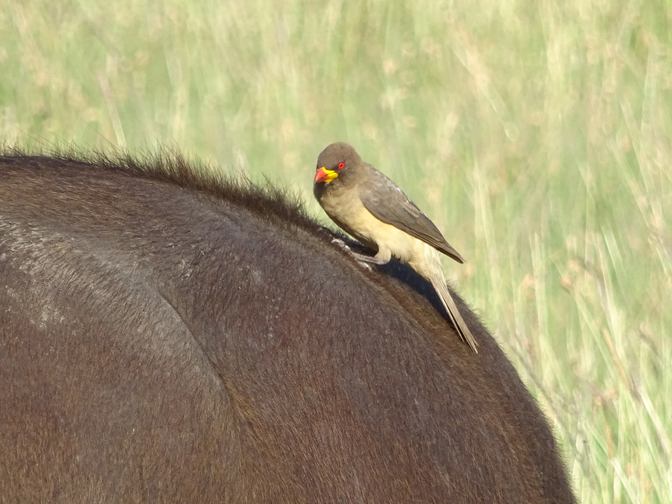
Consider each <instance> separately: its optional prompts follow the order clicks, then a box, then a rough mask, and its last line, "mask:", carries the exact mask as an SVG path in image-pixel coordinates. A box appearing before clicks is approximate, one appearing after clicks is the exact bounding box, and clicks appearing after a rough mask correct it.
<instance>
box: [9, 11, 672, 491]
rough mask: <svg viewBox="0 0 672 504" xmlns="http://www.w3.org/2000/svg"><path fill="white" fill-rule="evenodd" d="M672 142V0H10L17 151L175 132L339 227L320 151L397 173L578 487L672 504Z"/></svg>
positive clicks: (163, 140)
mask: <svg viewBox="0 0 672 504" xmlns="http://www.w3.org/2000/svg"><path fill="white" fill-rule="evenodd" d="M671 134H672V5H671V4H670V3H669V2H666V1H662V0H649V1H646V2H645V1H643V0H630V1H614V0H567V1H566V2H551V1H547V0H540V1H538V2H527V1H523V0H483V1H481V2H478V3H477V4H474V3H473V2H454V1H442V0H418V1H414V2H411V1H407V2H402V1H393V2H389V1H382V0H360V1H358V2H343V1H336V0H334V1H327V2H312V1H305V0H276V1H274V2H268V1H261V0H248V1H246V2H236V1H223V2H213V1H212V0H201V1H198V2H197V1H186V0H165V1H161V2H159V1H154V0H132V1H131V0H116V1H114V2H104V1H102V0H59V1H58V2H53V1H51V0H48V1H47V0H24V1H21V2H17V1H10V0H0V143H4V144H5V146H16V145H18V146H20V147H23V148H25V149H29V150H42V151H45V150H46V151H49V150H52V149H54V148H68V147H73V146H74V147H75V148H76V149H77V150H82V151H85V150H109V149H115V148H123V149H126V150H128V151H130V152H131V153H143V152H147V151H155V150H156V149H158V148H162V147H165V146H168V147H169V148H172V149H177V150H179V151H180V152H182V153H184V154H185V155H186V156H187V157H191V158H194V159H199V160H203V161H206V162H208V163H210V164H211V165H212V166H213V169H217V170H222V171H225V172H227V173H236V174H239V173H245V174H247V175H248V176H249V177H250V178H252V179H253V180H258V181H263V180H264V179H265V178H268V179H270V180H272V181H273V182H274V183H275V184H276V185H278V186H282V187H288V188H290V189H291V190H292V191H293V192H295V193H297V194H299V195H301V197H302V199H303V200H304V201H305V202H306V205H307V207H308V210H309V212H310V213H311V215H313V216H314V217H315V218H317V219H319V220H320V221H322V222H323V223H325V224H326V223H327V218H326V217H325V216H324V214H323V213H322V212H321V210H320V209H319V207H318V206H317V205H316V204H315V202H314V201H313V197H312V179H313V175H314V170H315V160H316V158H317V155H318V154H319V152H320V151H321V150H322V149H323V148H324V147H325V146H326V145H327V144H329V143H331V142H334V141H339V140H340V141H347V142H349V143H351V144H353V145H354V146H355V147H356V148H357V149H358V151H359V152H360V154H361V155H362V157H363V158H364V159H365V160H366V161H369V162H370V163H372V164H373V165H374V166H376V167H377V168H379V169H380V170H381V171H383V172H384V173H386V174H387V175H389V176H390V177H391V178H392V179H393V180H395V181H396V182H397V184H398V185H399V186H401V187H402V188H403V189H404V190H405V192H406V193H407V194H408V195H409V196H410V197H411V198H412V199H413V200H414V201H415V202H416V203H417V204H418V205H419V206H420V207H421V208H423V209H424V210H425V211H426V213H427V214H428V215H429V216H430V217H431V218H432V219H433V220H434V222H435V223H436V224H437V225H438V227H439V228H440V229H442V230H443V231H444V234H445V235H446V238H447V239H448V241H449V242H450V243H451V244H452V245H453V246H455V248H456V249H457V250H458V251H459V252H460V253H462V255H464V257H465V258H466V259H467V264H465V265H464V266H459V265H457V264H456V263H451V262H450V261H445V262H444V266H445V271H446V275H447V277H448V278H449V280H450V282H451V283H452V284H453V285H454V286H455V288H456V289H457V290H458V292H460V293H461V295H462V296H463V297H464V298H465V300H466V301H467V302H468V303H469V304H470V305H471V306H472V307H474V309H475V310H476V311H477V313H479V314H480V316H481V318H482V320H483V321H484V323H485V324H486V326H487V327H488V328H489V329H490V330H491V332H492V333H493V335H494V336H495V338H496V339H497V340H498V342H499V343H500V345H501V346H502V348H503V349H504V351H505V352H506V353H507V355H508V356H509V358H510V359H511V360H512V361H513V363H514V364H515V365H516V367H517V369H518V371H519V373H520V375H521V377H522V378H523V380H524V381H525V383H526V384H527V386H528V387H529V388H530V390H531V391H532V393H533V394H534V395H535V397H536V398H537V400H538V401H539V403H540V405H541V407H542V408H543V410H544V412H545V413H546V415H547V416H548V418H549V420H550V422H551V424H552V425H553V428H554V431H555V433H556V435H557V437H558V439H559V440H560V443H561V447H562V451H563V455H564V457H565V460H566V462H567V467H568V470H569V472H570V475H571V478H572V480H573V483H574V487H575V490H576V493H577V496H578V497H579V499H580V500H581V501H582V502H619V503H620V502H644V503H649V502H651V503H670V502H672V464H671V460H670V459H671V456H672V411H671V410H672V401H670V398H672V372H671V371H670V369H669V368H668V366H669V365H670V363H672V341H671V339H670V332H671V330H672V315H671V314H670V306H671V304H672V241H671V239H672V237H671V228H670V225H669V219H670V217H671V216H672V166H670V161H671V160H672V144H671V142H670V138H671ZM329 225H331V224H330V223H329Z"/></svg>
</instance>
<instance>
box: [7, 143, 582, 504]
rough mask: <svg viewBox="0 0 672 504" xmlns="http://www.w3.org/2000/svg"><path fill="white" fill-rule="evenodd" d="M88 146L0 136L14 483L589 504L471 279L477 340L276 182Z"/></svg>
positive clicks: (78, 491)
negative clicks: (365, 262) (5, 140)
mask: <svg viewBox="0 0 672 504" xmlns="http://www.w3.org/2000/svg"><path fill="white" fill-rule="evenodd" d="M75 158H76V156H70V157H68V156H53V157H39V156H25V155H21V154H18V153H6V155H4V156H0V501H2V502H22V503H25V502H62V503H95V502H105V503H112V502H119V503H132V502H174V503H209V502H213V503H214V502H217V503H221V502H223V503H238V502H241V503H244V502H249V503H253V502H260V503H291V504H299V503H310V504H312V503H323V502H324V503H336V502H340V503H359V502H362V503H364V502H366V503H392V502H395V503H397V502H398V503H411V502H417V503H425V502H452V503H462V502H474V503H507V504H510V503H519V502H520V503H522V502H525V503H542V502H543V503H551V502H553V503H561V502H562V503H571V502H575V501H574V497H573V495H572V491H571V489H570V485H569V483H568V478H567V476H566V473H565V469H564V467H563V464H562V462H561V460H560V457H559V456H558V450H557V447H556V443H555V440H554V438H553V436H552V434H551V430H550V428H549V426H548V424H547V422H546V420H545V419H544V417H543V415H542V413H541V412H540V410H539V408H538V407H537V405H536V404H535V402H534V400H533V399H532V397H531V396H530V394H529V393H528V392H527V390H526V389H525V387H524V385H523V384H522V382H521V381H520V379H519V377H518V375H517V374H516V372H515V370H514V368H513V367H512V365H511V364H510V363H509V361H508V360H507V359H506V357H505V356H504V355H503V353H502V352H501V350H500V349H499V347H498V346H497V344H496V343H495V341H494V340H493V339H492V337H491V336H490V335H489V334H488V332H487V331H486V329H485V328H484V327H483V326H482V325H481V324H480V323H479V321H478V320H477V319H476V318H475V316H474V315H473V314H472V313H471V312H470V311H469V309H468V307H467V306H466V305H465V304H464V303H463V302H462V301H461V300H460V299H459V297H457V296H456V297H455V299H456V302H457V304H458V306H459V309H460V311H461V312H462V313H463V314H464V318H465V320H466V321H467V323H468V324H469V326H470V328H471V331H472V332H473V334H474V336H475V338H476V339H477V340H478V343H479V353H478V354H475V353H473V352H472V351H471V350H470V349H469V347H468V346H467V345H465V344H464V343H462V342H461V340H460V339H459V338H458V337H457V335H456V334H454V333H453V332H451V331H453V329H452V326H451V325H450V324H449V323H447V321H446V320H444V319H443V318H442V313H443V310H441V308H440V304H439V301H438V298H437V297H436V296H435V294H434V292H433V289H432V288H431V286H429V285H428V284H427V283H426V282H425V281H424V280H422V279H421V278H420V277H418V276H417V275H416V274H415V273H413V272H412V271H411V270H410V269H408V268H407V267H405V266H403V265H401V264H399V263H392V264H390V265H388V266H387V267H385V268H373V269H366V268H363V267H362V266H361V265H360V264H358V263H356V262H355V261H354V260H353V259H352V258H351V257H350V256H349V255H348V254H347V253H345V252H344V251H343V250H342V247H339V246H337V245H335V244H334V243H332V241H333V239H334V237H335V236H336V235H335V234H333V233H332V232H331V231H328V230H326V229H325V228H323V227H321V226H319V225H318V224H316V223H314V222H313V221H312V220H310V219H309V218H308V217H306V216H305V214H304V213H303V211H302V210H301V207H300V205H299V204H298V203H297V202H296V200H295V199H292V198H290V197H287V196H284V195H283V194H282V193H281V192H279V191H277V190H274V189H272V188H266V189H262V188H258V187H254V186H253V185H251V184H247V183H241V182H231V181H226V180H223V179H219V178H218V177H216V176H214V175H208V174H207V173H206V172H205V171H204V170H202V169H199V168H198V167H197V166H196V167H195V166H193V165H190V164H189V163H187V162H186V161H184V160H182V159H180V158H179V157H176V156H172V157H171V156H165V157H163V158H161V157H155V158H153V159H147V160H145V161H137V160H133V159H131V158H128V157H124V156H120V157H118V158H115V159H108V158H105V157H102V156H97V157H93V156H92V157H90V159H88V160H87V159H83V158H82V159H75ZM308 165H309V163H307V165H306V166H307V168H306V174H307V175H306V176H307V177H310V174H309V173H308V171H309V170H310V167H309V166H308Z"/></svg>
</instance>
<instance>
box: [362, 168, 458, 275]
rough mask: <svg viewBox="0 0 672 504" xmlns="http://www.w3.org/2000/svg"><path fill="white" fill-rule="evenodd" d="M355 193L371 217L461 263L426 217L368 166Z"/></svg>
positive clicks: (395, 186) (398, 190)
mask: <svg viewBox="0 0 672 504" xmlns="http://www.w3.org/2000/svg"><path fill="white" fill-rule="evenodd" d="M369 166H370V165H369ZM358 189H359V191H358V192H359V197H360V199H361V201H362V204H363V205H364V207H365V208H366V209H367V210H368V211H369V212H371V213H372V214H373V216H374V217H376V218H377V219H380V220H381V221H383V222H385V223H387V224H390V225H392V226H394V227H396V228H397V229H401V230H402V231H404V232H406V233H408V234H410V235H411V236H414V237H415V238H417V239H419V240H422V241H423V242H425V243H427V244H428V245H431V246H432V247H434V248H435V249H437V250H438V251H439V252H443V253H444V254H446V255H447V256H449V257H451V258H452V259H455V260H456V261H457V262H459V263H462V262H464V259H462V256H461V255H460V254H459V253H458V252H457V250H455V249H454V248H453V247H451V246H450V244H449V243H448V242H447V241H446V239H445V238H444V237H443V235H442V234H441V231H439V230H438V228H437V227H436V226H435V225H434V223H433V222H432V221H431V220H429V217H427V216H426V215H425V214H424V213H423V212H422V210H420V209H419V208H418V207H417V206H416V205H415V203H413V202H412V201H411V200H410V199H409V198H408V196H406V194H404V192H403V191H402V190H401V189H399V188H398V187H397V185H396V184H395V183H394V182H392V181H391V180H390V179H389V178H387V177H386V176H385V175H383V174H382V173H380V172H379V171H378V170H376V169H375V168H373V167H372V166H370V175H369V177H367V179H366V180H365V181H363V182H361V183H360V184H359V187H358Z"/></svg>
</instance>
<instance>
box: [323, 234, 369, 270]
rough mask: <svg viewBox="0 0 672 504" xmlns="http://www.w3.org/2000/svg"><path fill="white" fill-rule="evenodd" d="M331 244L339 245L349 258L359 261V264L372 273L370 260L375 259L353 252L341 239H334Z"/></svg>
mask: <svg viewBox="0 0 672 504" xmlns="http://www.w3.org/2000/svg"><path fill="white" fill-rule="evenodd" d="M331 243H333V244H335V245H338V246H339V247H340V248H341V249H342V250H343V251H344V252H346V253H347V254H348V255H349V256H351V257H352V258H353V259H355V260H356V261H357V263H358V264H359V265H360V266H362V267H364V268H366V269H367V270H369V271H371V264H370V263H371V262H372V261H370V260H368V259H373V257H369V256H365V255H363V254H358V253H357V252H355V251H353V250H352V249H351V248H350V247H349V246H348V245H347V244H346V243H345V242H344V241H343V240H341V239H340V238H333V239H332V240H331Z"/></svg>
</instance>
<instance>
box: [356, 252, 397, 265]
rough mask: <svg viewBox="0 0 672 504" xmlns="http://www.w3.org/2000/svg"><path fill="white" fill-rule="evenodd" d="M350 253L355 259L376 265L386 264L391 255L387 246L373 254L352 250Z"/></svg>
mask: <svg viewBox="0 0 672 504" xmlns="http://www.w3.org/2000/svg"><path fill="white" fill-rule="evenodd" d="M350 253H351V254H352V256H353V257H354V258H355V259H357V260H358V261H360V262H364V263H371V264H377V265H378V266H382V265H383V264H387V263H388V262H390V258H391V257H392V252H390V250H389V249H387V248H380V249H379V250H378V253H377V254H376V255H375V256H368V255H364V254H358V253H357V252H352V251H350Z"/></svg>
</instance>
